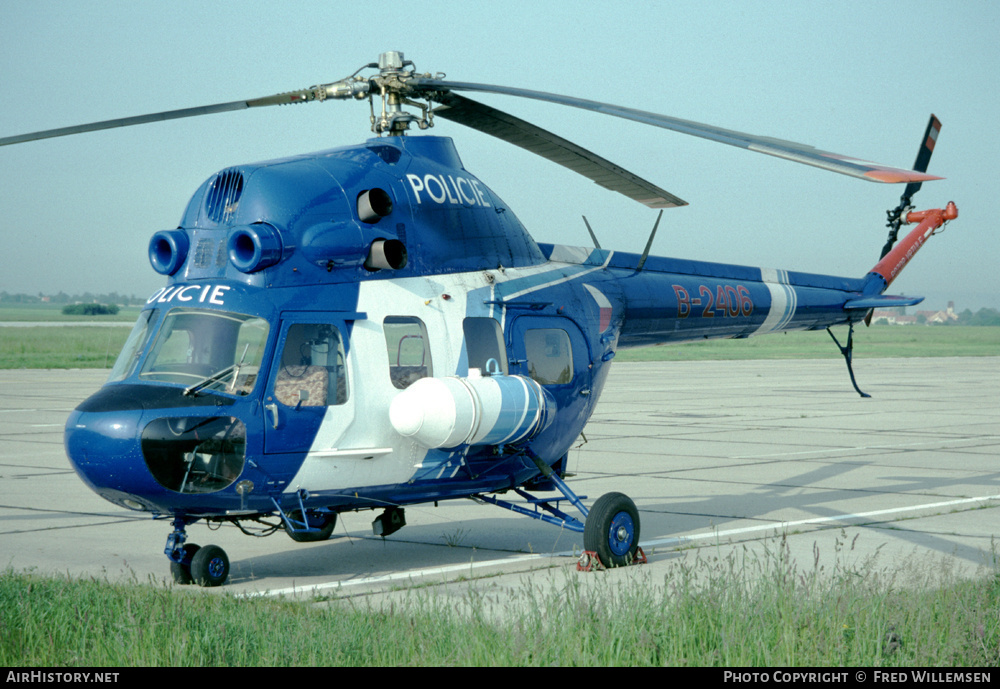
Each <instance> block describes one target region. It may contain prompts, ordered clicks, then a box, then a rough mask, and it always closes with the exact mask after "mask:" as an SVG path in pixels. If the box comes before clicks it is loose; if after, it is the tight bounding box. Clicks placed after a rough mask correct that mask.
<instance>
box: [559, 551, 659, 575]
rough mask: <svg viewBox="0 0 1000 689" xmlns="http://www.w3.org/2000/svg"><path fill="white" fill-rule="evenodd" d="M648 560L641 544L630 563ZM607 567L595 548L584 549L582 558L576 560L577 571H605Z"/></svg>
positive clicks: (643, 562)
mask: <svg viewBox="0 0 1000 689" xmlns="http://www.w3.org/2000/svg"><path fill="white" fill-rule="evenodd" d="M648 562H649V560H647V559H646V553H644V552H643V551H642V547H641V546H640V547H639V548H637V549H636V551H635V557H634V558H632V561H631V562H629V565H645V564H647V563H648ZM606 569H607V567H605V566H604V563H603V562H601V558H600V557H598V555H597V553H596V552H594V551H593V550H584V551H583V554H582V555H580V559H579V560H577V561H576V571H578V572H603V571H604V570H606Z"/></svg>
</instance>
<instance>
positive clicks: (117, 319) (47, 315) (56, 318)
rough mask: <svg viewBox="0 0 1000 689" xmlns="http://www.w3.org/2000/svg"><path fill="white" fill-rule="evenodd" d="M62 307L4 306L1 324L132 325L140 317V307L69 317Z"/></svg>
mask: <svg viewBox="0 0 1000 689" xmlns="http://www.w3.org/2000/svg"><path fill="white" fill-rule="evenodd" d="M62 306H63V305H62V304H3V305H0V322H7V321H15V322H25V321H28V322H42V321H48V322H53V323H73V322H81V321H84V322H88V323H102V322H109V323H132V322H134V321H135V319H136V318H138V317H139V311H140V307H138V306H126V307H124V308H122V309H121V310H120V311H119V312H118V313H117V314H115V315H113V316H83V315H79V316H67V315H66V314H64V313H63V312H62Z"/></svg>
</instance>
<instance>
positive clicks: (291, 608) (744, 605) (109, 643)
mask: <svg viewBox="0 0 1000 689" xmlns="http://www.w3.org/2000/svg"><path fill="white" fill-rule="evenodd" d="M838 545H839V547H840V548H841V549H842V551H843V552H841V553H839V554H838V557H837V564H836V565H834V567H833V570H832V571H825V570H824V568H823V567H822V566H820V565H819V564H818V562H819V557H818V553H817V554H816V559H815V562H814V563H812V566H811V567H801V566H799V565H798V564H797V563H795V562H793V561H791V559H790V557H789V551H788V547H787V543H786V541H785V540H784V539H781V538H779V539H776V540H774V541H771V542H768V543H767V547H766V548H765V549H764V552H763V553H762V554H760V553H757V552H753V551H750V550H747V549H743V550H736V551H731V552H730V554H729V555H727V556H725V557H721V556H712V555H707V556H706V555H704V554H695V555H694V556H692V557H689V558H687V559H685V560H682V561H681V563H680V564H679V566H677V567H676V568H675V570H674V572H673V573H672V574H671V575H670V576H669V577H667V578H666V579H665V580H664V581H663V582H651V581H648V580H647V581H643V580H642V577H641V576H640V577H639V578H638V579H636V578H632V577H625V576H621V573H620V572H606V573H588V574H583V573H577V572H575V571H570V570H561V571H559V572H555V573H554V574H553V576H552V578H551V580H549V581H548V582H546V583H540V584H539V583H536V584H534V585H525V586H522V587H518V588H512V589H509V590H503V591H497V590H496V589H495V588H492V589H491V588H485V589H479V588H476V586H475V584H474V585H473V587H472V588H470V590H469V593H468V594H466V595H465V597H464V598H463V599H461V600H458V601H456V600H455V598H454V597H435V596H434V595H433V592H428V591H411V592H410V593H409V594H408V597H407V598H405V599H404V600H403V601H402V602H399V603H392V604H386V607H380V608H377V607H374V606H373V605H369V604H367V603H364V602H361V603H357V602H352V601H351V600H340V601H333V602H330V603H323V604H318V603H317V604H315V605H303V604H301V603H293V602H290V601H283V600H269V599H257V598H239V597H236V596H232V595H208V594H205V593H204V592H201V591H197V590H194V591H192V590H184V589H180V588H173V587H168V586H166V585H162V584H160V585H156V584H142V583H138V582H130V583H112V582H108V581H104V580H101V579H97V578H91V579H69V578H65V577H61V578H43V577H39V576H36V575H33V574H30V573H16V572H13V571H10V570H8V571H6V572H3V573H2V574H0V664H2V665H5V666H8V667H11V666H49V667H51V666H61V667H70V666H115V667H134V666H168V665H169V666H178V665H183V666H290V665H294V666H307V665H308V666H317V665H322V666H332V665H345V666H362V665H363V666H388V665H407V666H410V665H427V666H439V665H466V666H494V667H497V666H551V665H584V666H619V667H625V666H661V665H692V666H729V667H733V666H737V667H749V666H753V667H762V666H779V667H780V666H789V667H802V666H824V667H829V666H837V665H841V666H854V667H858V666H861V667H887V666H888V667H892V666H896V667H899V666H949V667H950V666H961V667H995V666H996V665H997V664H998V663H1000V625H998V614H1000V577H998V571H997V568H996V564H995V562H994V565H993V566H992V568H991V571H989V572H988V573H987V575H986V576H983V577H981V578H979V579H976V580H963V579H959V578H958V577H956V576H954V575H953V574H952V573H951V572H950V571H949V570H948V569H947V565H945V564H938V565H935V566H934V568H933V569H925V571H920V570H918V569H914V568H915V567H917V565H911V571H909V572H905V573H904V574H903V575H900V574H891V573H888V572H887V571H885V570H881V569H879V568H878V566H877V564H876V562H875V561H874V560H867V561H864V562H860V563H852V562H851V561H850V555H851V554H850V549H851V547H852V546H853V544H850V545H848V544H847V543H846V538H845V539H844V540H841V541H838ZM708 551H710V552H711V549H708ZM995 559H996V558H994V561H995ZM921 566H923V567H924V568H927V567H928V566H927V565H926V564H925V565H921ZM901 579H905V580H906V582H905V584H906V585H905V586H904V585H903V583H901ZM536 581H538V580H537V579H536Z"/></svg>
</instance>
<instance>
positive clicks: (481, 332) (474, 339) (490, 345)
mask: <svg viewBox="0 0 1000 689" xmlns="http://www.w3.org/2000/svg"><path fill="white" fill-rule="evenodd" d="M462 328H463V331H464V333H465V351H466V353H467V354H468V357H469V368H470V369H471V368H478V369H479V370H480V371H482V372H483V373H486V372H487V371H493V370H495V368H494V365H493V364H490V363H489V362H490V360H494V361H496V362H497V363H496V366H498V367H499V370H500V372H501V373H503V374H505V375H506V373H507V350H506V348H505V347H504V344H503V331H502V330H501V329H500V324H499V323H497V322H496V321H495V320H493V319H492V318H466V319H465V320H464V321H463V322H462Z"/></svg>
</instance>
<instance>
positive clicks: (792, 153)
mask: <svg viewBox="0 0 1000 689" xmlns="http://www.w3.org/2000/svg"><path fill="white" fill-rule="evenodd" d="M407 83H408V85H409V86H410V87H411V88H413V89H414V90H415V91H418V92H420V93H421V94H422V95H424V96H426V97H428V98H433V99H434V100H438V101H440V100H441V99H442V98H443V95H442V94H446V93H448V92H450V91H477V92H480V93H498V94H503V95H508V96H519V97H522V98H532V99H534V100H540V101H546V102H549V103H558V104H560V105H568V106H571V107H574V108H581V109H583V110H591V111H593V112H599V113H603V114H605V115H613V116H615V117H621V118H623V119H626V120H632V121H634V122H641V123H643V124H649V125H653V126H656V127H662V128H664V129H670V130H672V131H676V132H681V133H684V134H690V135H691V136H697V137H701V138H703V139H709V140H711V141H716V142H719V143H724V144H728V145H730V146H737V147H739V148H744V149H747V150H750V151H756V152H758V153H764V154H767V155H771V156H776V157H778V158H784V159H786V160H791V161H794V162H797V163H802V164H804V165H811V166H813V167H818V168H822V169H824V170H829V171H831V172H837V173H840V174H843V175H848V176H850V177H857V178H859V179H866V180H869V181H873V182H925V181H928V180H933V179H942V178H941V177H935V176H933V175H928V174H926V173H924V172H919V171H914V170H905V169H901V168H894V167H889V166H886V165H879V164H878V163H871V162H868V161H863V160H857V159H855V158H848V157H846V156H842V155H838V154H836V153H829V152H827V151H820V150H819V149H816V148H813V147H812V146H807V145H805V144H799V143H795V142H793V141H784V140H782V139H775V138H772V137H766V136H757V135H755V134H746V133H743V132H737V131H733V130H730V129H723V128H722V127H715V126H713V125H709V124H702V123H700V122H692V121H690V120H682V119H679V118H676V117H669V116H667V115H659V114H657V113H652V112H646V111H643V110H635V109H633V108H626V107H622V106H619V105H611V104H610V103H600V102H598V101H592V100H587V99H584V98H575V97H573V96H562V95H559V94H555V93H546V92H544V91H531V90H528V89H521V88H512V87H509V86H493V85H490V84H474V83H469V82H458V81H441V80H437V79H431V78H427V77H416V78H414V79H412V80H410V81H408V82H407ZM435 92H437V95H435Z"/></svg>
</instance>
